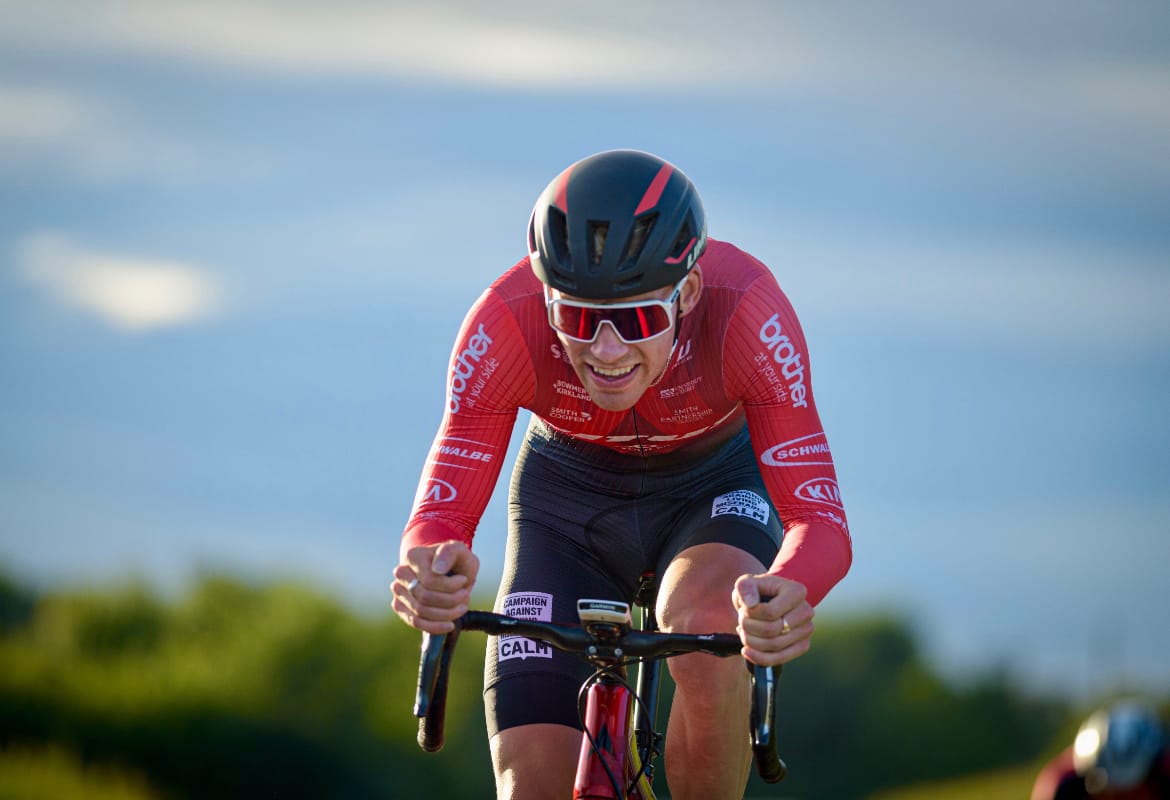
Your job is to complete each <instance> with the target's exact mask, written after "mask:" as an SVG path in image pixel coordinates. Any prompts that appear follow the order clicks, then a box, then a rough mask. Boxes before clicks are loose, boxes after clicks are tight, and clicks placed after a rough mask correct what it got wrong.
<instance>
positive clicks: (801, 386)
mask: <svg viewBox="0 0 1170 800" xmlns="http://www.w3.org/2000/svg"><path fill="white" fill-rule="evenodd" d="M723 363H724V371H725V383H726V385H727V387H728V392H729V394H731V395H732V396H735V397H738V398H740V400H741V402H742V403H743V407H744V412H745V415H746V417H747V424H748V431H749V432H750V435H751V439H752V447H753V449H754V450H755V453H756V459H757V462H758V464H759V467H760V472H761V474H762V475H763V478H764V484H765V486H766V487H767V489H768V494H769V496H770V498H771V500H772V503H773V505H774V506H775V507H776V511H777V513H778V514H779V515H780V519H781V521H782V522H783V524H784V541H783V543H782V545H781V548H780V553H779V555H777V557H776V560H775V561H774V562H773V564H772V567H771V569H770V570H769V571H770V572H772V573H774V574H777V575H781V576H783V577H786V578H791V579H793V580H796V581H799V582H801V583H803V584H804V585H805V587H806V588H807V590H808V599H809V602H810V603H812V604H814V605H815V604H816V603H818V602H820V601H821V599H823V598H824V596H825V595H826V594H828V592H829V590H830V589H831V588H832V587H833V586H834V585H835V584H836V583H837V582H838V581H839V580H841V578H842V577H844V575H845V573H846V572H848V571H849V566H850V564H851V562H852V557H853V556H852V543H851V541H850V538H849V528H848V523H847V521H846V518H845V508H844V504H843V503H842V500H841V491H840V487H839V486H838V485H837V473H836V469H835V467H834V465H833V457H832V453H831V451H830V449H829V441H828V438H827V437H826V436H825V431H824V427H823V426H822V424H821V419H820V415H819V414H818V413H817V409H816V405H815V403H814V401H813V391H812V378H811V371H810V368H809V361H808V347H807V344H806V342H805V338H804V333H803V331H802V330H801V327H800V322H799V320H798V319H797V316H796V312H795V311H794V310H793V308H792V305H791V303H790V302H789V301H788V298H787V297H786V296H785V295H784V293H783V292H782V291H781V290H780V287H779V286H778V285H777V284H776V281H775V279H774V278H773V277H772V275H771V273H770V272H765V273H764V274H763V275H761V276H760V277H759V278H758V279H757V280H756V281H755V282H753V283H752V285H751V286H750V287H749V288H748V290H747V291H746V292H745V293H744V295H743V298H742V299H741V301H740V302H739V304H738V306H737V307H736V310H735V312H734V314H733V315H732V318H731V320H730V322H729V326H728V330H727V337H726V339H725V341H724V361H723Z"/></svg>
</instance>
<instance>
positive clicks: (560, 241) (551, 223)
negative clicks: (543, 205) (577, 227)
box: [548, 206, 569, 267]
mask: <svg viewBox="0 0 1170 800" xmlns="http://www.w3.org/2000/svg"><path fill="white" fill-rule="evenodd" d="M548 232H549V238H550V240H551V241H549V242H548V244H549V245H550V246H551V249H552V252H553V256H554V260H555V261H556V264H557V266H558V267H563V266H566V265H568V264H569V226H568V223H567V222H566V220H565V215H564V212H562V211H561V210H560V209H559V208H557V207H556V206H552V207H550V208H549V210H548Z"/></svg>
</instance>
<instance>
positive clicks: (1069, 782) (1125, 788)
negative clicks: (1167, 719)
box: [1032, 701, 1170, 800]
mask: <svg viewBox="0 0 1170 800" xmlns="http://www.w3.org/2000/svg"><path fill="white" fill-rule="evenodd" d="M1083 798H1094V800H1164V799H1165V798H1170V748H1168V747H1167V741H1166V731H1165V729H1164V728H1163V726H1162V722H1161V720H1160V719H1159V718H1158V715H1157V714H1156V713H1154V711H1153V710H1151V709H1150V708H1148V707H1146V706H1144V705H1142V704H1140V703H1136V702H1132V701H1127V702H1122V703H1118V704H1116V705H1114V706H1112V707H1111V708H1105V709H1100V710H1098V711H1096V712H1094V713H1093V714H1092V715H1090V716H1089V718H1088V719H1086V720H1085V722H1084V723H1083V724H1082V725H1081V727H1080V730H1078V731H1077V736H1076V740H1075V741H1074V742H1073V745H1072V746H1071V747H1069V748H1066V749H1065V750H1063V751H1062V752H1060V753H1059V754H1058V755H1057V756H1056V757H1055V758H1053V759H1052V760H1051V761H1049V762H1048V763H1047V764H1045V765H1044V768H1043V769H1041V770H1040V774H1039V775H1038V776H1037V777H1036V782H1035V784H1034V785H1033V787H1032V800H1078V799H1083Z"/></svg>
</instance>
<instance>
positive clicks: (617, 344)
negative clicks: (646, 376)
mask: <svg viewBox="0 0 1170 800" xmlns="http://www.w3.org/2000/svg"><path fill="white" fill-rule="evenodd" d="M629 347H630V346H629V345H628V344H626V343H625V342H623V341H622V337H620V336H618V332H617V328H615V327H614V326H613V323H612V322H610V321H609V320H607V319H606V320H602V322H601V327H600V328H598V329H597V338H596V339H594V340H593V343H592V344H591V345H590V347H589V349H590V350H591V351H592V352H593V356H594V358H597V359H599V360H601V361H613V360H615V359H617V358H620V357H621V356H622V355H624V354H625V352H626V350H628V349H629Z"/></svg>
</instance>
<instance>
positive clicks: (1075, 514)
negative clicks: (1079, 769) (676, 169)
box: [0, 0, 1170, 693]
mask: <svg viewBox="0 0 1170 800" xmlns="http://www.w3.org/2000/svg"><path fill="white" fill-rule="evenodd" d="M0 19H3V20H4V22H3V24H0V411H2V412H3V413H2V414H0V560H2V561H3V562H5V563H6V564H7V565H8V568H9V569H11V570H13V571H15V572H17V573H18V574H20V575H22V576H24V577H26V578H29V579H35V580H37V581H40V582H44V583H47V584H52V583H56V582H60V581H77V580H83V581H107V580H113V579H117V578H121V577H124V576H126V575H138V576H141V577H143V578H145V579H147V580H149V581H151V582H154V583H156V584H158V585H160V586H175V585H181V584H182V582H183V581H185V580H186V579H188V578H189V577H190V576H191V575H192V574H194V573H196V572H197V571H198V570H201V569H207V568H228V569H232V570H235V571H239V572H242V573H244V574H250V575H258V576H266V575H274V574H281V575H283V574H296V575H301V576H306V577H309V578H311V579H312V580H314V581H316V582H318V583H320V584H322V585H323V586H326V587H328V588H330V589H335V590H337V591H340V592H343V593H344V594H345V595H346V596H348V597H350V598H352V599H353V601H354V602H355V603H359V604H362V605H367V606H370V607H374V608H378V607H384V605H383V604H384V603H385V586H386V583H387V582H388V580H389V577H390V571H391V569H392V567H393V563H394V561H395V558H396V550H397V539H398V537H399V534H400V531H401V526H402V524H403V522H404V520H405V517H406V513H407V511H408V509H409V506H410V501H411V498H412V496H413V494H414V489H415V483H416V480H417V473H418V470H419V468H420V466H421V464H422V461H423V457H424V455H425V452H426V449H427V447H428V445H429V442H430V439H431V437H432V435H433V432H434V427H435V425H436V424H437V423H438V419H439V414H440V411H441V408H442V402H443V380H444V371H445V364H446V359H447V356H448V353H449V350H450V346H451V342H452V339H453V337H454V334H455V330H456V328H457V326H458V323H459V320H460V318H461V317H462V314H463V311H464V310H465V309H466V307H467V306H468V305H469V304H470V303H471V301H472V300H473V299H474V298H475V296H476V295H477V294H478V293H479V292H480V291H481V290H482V288H483V287H484V286H486V285H487V283H488V282H489V281H490V280H491V279H492V278H494V277H495V276H496V275H497V274H498V273H499V272H501V271H502V270H503V269H505V268H506V267H508V266H510V265H511V264H512V263H514V262H515V261H516V260H517V259H518V258H520V257H521V256H522V255H523V250H524V238H523V237H524V226H525V223H526V220H527V215H528V212H529V210H530V209H531V205H532V202H533V201H534V199H535V197H536V195H537V194H538V193H539V191H540V190H541V188H543V186H544V185H545V183H547V181H548V180H549V179H550V178H551V177H552V176H553V175H555V174H556V173H557V172H558V171H559V170H560V169H561V168H562V167H564V166H565V165H567V164H568V163H570V162H571V161H574V160H576V159H577V158H580V157H582V156H584V155H587V154H590V153H593V152H596V151H598V150H602V149H606V148H610V147H638V148H643V149H647V150H651V151H654V152H656V153H658V154H660V155H662V156H664V157H666V158H668V159H670V160H672V161H674V162H675V163H677V164H678V165H679V166H681V167H682V168H683V169H684V170H685V171H686V172H687V173H688V174H689V175H690V176H691V178H692V179H693V180H694V181H695V182H696V183H697V184H698V186H699V188H700V190H701V191H702V193H703V196H704V200H705V203H706V206H707V210H708V215H709V224H710V228H711V233H712V235H713V236H715V237H716V238H722V239H728V240H732V241H735V242H736V243H737V244H739V245H740V246H742V247H744V248H745V249H747V250H749V251H750V252H752V253H753V254H755V255H756V256H758V257H760V258H761V259H763V260H764V261H765V262H766V263H768V264H769V265H770V267H771V268H772V269H773V271H774V272H775V273H776V275H777V277H778V278H779V280H780V282H781V285H782V286H783V287H784V288H785V290H786V291H787V292H788V294H789V296H790V297H791V298H792V300H793V302H794V304H795V305H796V307H797V310H798V312H799V313H800V315H801V318H802V321H803V323H804V326H805V329H806V334H807V336H808V338H809V341H810V350H811V359H812V375H813V381H814V389H815V391H816V393H817V398H818V405H819V408H820V410H821V413H822V416H823V418H824V421H825V424H826V428H827V430H828V433H829V436H830V440H831V442H832V444H833V451H834V455H835V457H836V459H837V466H838V473H839V477H840V482H841V486H842V491H843V495H844V497H845V500H846V505H847V509H848V511H849V515H850V520H851V525H852V529H853V533H854V537H855V547H856V551H855V565H854V569H853V572H852V573H851V574H850V575H849V576H848V578H847V579H846V580H845V582H843V583H842V584H841V585H840V586H839V587H838V588H837V589H836V590H835V591H834V593H833V594H832V595H830V597H829V599H828V600H826V602H825V603H824V604H823V606H822V613H823V614H824V615H826V616H829V615H832V614H845V613H850V612H853V611H856V610H866V609H871V608H874V607H888V608H893V609H896V610H898V611H900V612H904V613H906V614H908V615H909V617H910V618H911V619H913V620H914V622H915V624H916V625H917V626H918V628H919V629H920V630H921V631H922V633H923V636H924V639H925V641H926V643H927V645H928V646H929V648H930V650H931V653H932V654H933V655H934V656H935V657H936V658H937V659H938V662H939V663H940V664H942V665H944V666H945V667H946V668H948V669H951V670H954V671H955V672H956V674H960V673H962V672H963V671H966V670H970V669H982V668H986V667H989V666H999V665H1002V666H1005V667H1007V668H1008V669H1010V670H1011V671H1013V672H1014V673H1016V674H1018V675H1020V676H1021V678H1022V679H1023V680H1026V681H1028V682H1031V683H1042V684H1048V685H1055V686H1059V687H1062V688H1067V689H1068V690H1070V691H1074V692H1078V693H1083V692H1087V691H1096V690H1100V689H1102V688H1104V687H1107V686H1110V685H1114V684H1116V683H1118V682H1129V683H1136V684H1137V685H1139V686H1141V687H1144V688H1149V689H1152V690H1158V691H1170V682H1168V679H1167V675H1168V674H1170V669H1168V667H1170V626H1167V625H1166V623H1165V620H1166V616H1167V612H1170V600H1168V599H1167V598H1168V593H1167V591H1166V588H1165V587H1166V580H1165V572H1166V565H1167V564H1170V422H1168V421H1167V413H1166V409H1167V408H1170V313H1168V312H1167V305H1168V304H1170V36H1167V32H1168V31H1170V10H1168V9H1167V7H1166V6H1165V4H1163V3H1156V2H1134V3H1127V4H1124V5H1122V6H1118V5H1116V4H1109V3H1103V2H1086V1H1085V0H1074V2H1059V3H1058V2H1055V0H1051V1H1041V2H1034V3H1030V4H1027V5H1026V7H1020V4H1015V3H1006V2H992V3H980V4H967V3H957V2H955V3H949V2H948V3H927V2H895V3H892V4H880V6H879V5H874V4H863V3H834V4H795V3H792V4H788V3H767V2H749V1H748V0H731V2H727V3H724V4H723V5H721V6H720V11H719V12H718V14H714V13H713V12H711V11H710V10H709V7H708V6H707V5H705V4H699V3H692V2H671V3H667V2H659V1H658V0H655V1H654V2H646V3H640V4H633V5H631V4H629V3H617V2H608V1H607V0H598V1H597V2H591V3H589V4H587V5H585V4H578V3H564V4H559V5H553V4H546V3H538V2H533V1H532V0H516V1H515V2H501V3H493V4H490V5H483V4H476V3H471V2H454V3H445V4H437V3H429V4H428V3H421V2H417V3H416V2H382V3H374V2H361V1H360V0H334V2H329V3H310V2H303V1H299V0H284V2H275V1H273V2H266V1H264V0H219V2H214V3H196V2H185V1H184V0H132V1H131V2H119V3H114V2H103V1H102V0H97V1H95V2H91V3H87V4H85V5H84V6H83V7H79V6H78V5H77V4H75V3H71V2H65V1H64V0H40V1H39V2H35V3H34V2H11V1H9V2H2V1H0ZM618 20H620V24H618V22H617V21H618ZM498 494H499V493H497V495H498ZM503 513H504V512H503V506H502V504H501V502H500V501H499V499H498V497H497V499H496V500H494V501H493V503H492V506H491V507H490V508H489V511H488V514H487V516H486V517H485V520H484V523H483V525H482V526H481V533H480V535H479V538H478V540H477V545H476V547H477V550H478V551H479V553H480V555H481V557H482V558H483V559H484V562H485V578H484V580H485V582H489V583H492V582H494V578H495V577H496V576H497V575H498V570H499V563H500V559H501V557H502V550H503V545H502V541H503V540H502V535H501V530H502V527H503Z"/></svg>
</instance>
